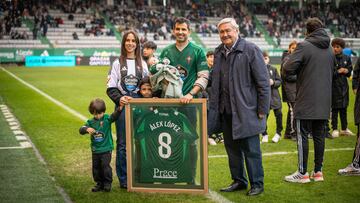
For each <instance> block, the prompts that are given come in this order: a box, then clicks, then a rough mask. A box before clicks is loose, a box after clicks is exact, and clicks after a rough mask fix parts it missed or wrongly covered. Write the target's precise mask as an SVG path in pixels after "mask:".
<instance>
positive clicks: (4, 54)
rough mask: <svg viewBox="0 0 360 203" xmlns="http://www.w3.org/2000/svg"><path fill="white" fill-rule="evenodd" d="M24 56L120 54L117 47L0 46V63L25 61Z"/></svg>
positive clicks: (104, 55) (99, 55) (105, 55)
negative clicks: (47, 47) (32, 47)
mask: <svg viewBox="0 0 360 203" xmlns="http://www.w3.org/2000/svg"><path fill="white" fill-rule="evenodd" d="M25 56H83V57H92V56H96V57H111V56H120V49H119V48H100V49H99V48H96V49H64V48H56V49H26V48H1V49H0V63H12V62H25Z"/></svg>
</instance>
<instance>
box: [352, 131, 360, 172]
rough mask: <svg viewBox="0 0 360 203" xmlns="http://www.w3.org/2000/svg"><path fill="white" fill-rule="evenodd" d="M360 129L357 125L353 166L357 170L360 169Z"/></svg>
mask: <svg viewBox="0 0 360 203" xmlns="http://www.w3.org/2000/svg"><path fill="white" fill-rule="evenodd" d="M359 130H360V127H359V125H357V139H356V145H355V149H354V155H353V165H354V166H355V167H356V168H359V167H360V132H359Z"/></svg>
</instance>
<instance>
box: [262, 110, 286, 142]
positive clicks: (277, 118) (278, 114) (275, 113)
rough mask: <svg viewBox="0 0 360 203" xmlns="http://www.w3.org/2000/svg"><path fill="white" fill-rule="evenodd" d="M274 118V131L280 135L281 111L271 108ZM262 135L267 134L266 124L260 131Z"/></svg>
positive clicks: (281, 128)
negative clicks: (262, 130)
mask: <svg viewBox="0 0 360 203" xmlns="http://www.w3.org/2000/svg"><path fill="white" fill-rule="evenodd" d="M273 111H274V115H275V119H276V133H277V134H279V135H280V136H281V131H282V130H283V126H282V112H281V109H273ZM268 117H269V114H267V115H266V120H267V119H268ZM262 134H263V135H267V125H266V128H265V131H264V132H263V133H262Z"/></svg>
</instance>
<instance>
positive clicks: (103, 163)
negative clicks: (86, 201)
mask: <svg viewBox="0 0 360 203" xmlns="http://www.w3.org/2000/svg"><path fill="white" fill-rule="evenodd" d="M110 162H111V151H109V152H104V153H99V154H95V153H92V173H93V178H94V181H95V182H96V184H97V185H98V186H100V187H104V186H105V185H111V183H112V168H111V166H110Z"/></svg>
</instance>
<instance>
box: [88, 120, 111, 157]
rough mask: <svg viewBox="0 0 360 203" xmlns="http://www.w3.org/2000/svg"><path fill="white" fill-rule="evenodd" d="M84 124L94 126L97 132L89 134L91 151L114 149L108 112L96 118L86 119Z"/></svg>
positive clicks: (100, 151) (101, 151) (98, 151)
mask: <svg viewBox="0 0 360 203" xmlns="http://www.w3.org/2000/svg"><path fill="white" fill-rule="evenodd" d="M85 125H86V126H88V127H91V128H94V129H95V130H96V131H97V132H98V133H94V134H93V135H90V137H91V151H92V152H93V153H95V154H97V153H103V152H108V151H112V150H113V149H114V145H113V139H112V134H111V120H110V116H109V115H108V114H104V116H103V117H102V118H101V119H99V120H97V119H94V118H93V119H90V120H88V121H86V124H85Z"/></svg>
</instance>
